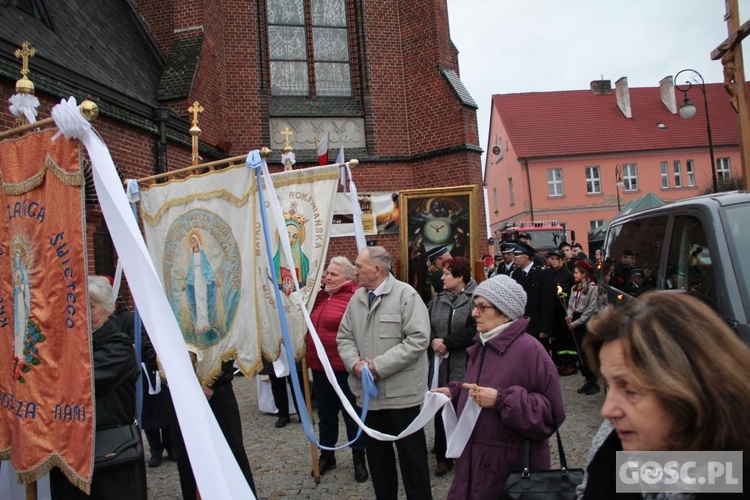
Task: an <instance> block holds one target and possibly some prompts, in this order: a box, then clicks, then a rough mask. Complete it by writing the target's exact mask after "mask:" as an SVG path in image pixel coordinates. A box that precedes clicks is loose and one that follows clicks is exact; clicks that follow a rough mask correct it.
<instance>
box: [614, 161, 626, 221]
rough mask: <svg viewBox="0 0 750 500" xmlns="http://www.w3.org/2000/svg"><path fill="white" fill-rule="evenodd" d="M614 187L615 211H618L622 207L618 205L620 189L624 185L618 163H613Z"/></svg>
mask: <svg viewBox="0 0 750 500" xmlns="http://www.w3.org/2000/svg"><path fill="white" fill-rule="evenodd" d="M615 180H616V182H615V189H616V190H617V213H618V214H619V213H620V210H622V208H621V207H620V189H622V188H624V187H625V182H623V180H622V170H621V169H620V164H619V163H618V164H617V165H615Z"/></svg>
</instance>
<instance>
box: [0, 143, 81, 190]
mask: <svg viewBox="0 0 750 500" xmlns="http://www.w3.org/2000/svg"><path fill="white" fill-rule="evenodd" d="M47 172H50V173H51V174H52V175H54V176H55V177H57V179H58V180H59V181H60V182H62V183H63V184H65V185H66V186H81V185H83V174H82V173H81V172H67V171H66V170H64V169H63V168H61V167H60V166H59V165H58V164H57V162H56V161H55V159H54V158H52V155H51V154H49V153H47V156H46V157H45V158H44V165H43V166H42V169H41V170H40V171H39V172H38V173H37V174H35V175H33V176H32V177H30V178H28V179H26V180H25V181H23V182H19V183H15V184H11V183H6V182H5V181H4V180H3V174H2V171H0V186H2V190H3V193H5V194H6V195H9V196H19V195H22V194H24V193H28V192H29V191H33V190H34V189H36V188H38V187H39V186H41V185H42V183H43V182H44V177H45V176H46V175H47Z"/></svg>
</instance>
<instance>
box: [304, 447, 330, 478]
mask: <svg viewBox="0 0 750 500" xmlns="http://www.w3.org/2000/svg"><path fill="white" fill-rule="evenodd" d="M335 468H336V455H334V454H333V453H332V452H329V453H321V454H320V460H318V472H319V473H320V475H321V476H322V475H323V474H325V473H326V472H328V471H329V470H333V469H335ZM310 475H311V476H313V477H315V471H312V472H311V473H310Z"/></svg>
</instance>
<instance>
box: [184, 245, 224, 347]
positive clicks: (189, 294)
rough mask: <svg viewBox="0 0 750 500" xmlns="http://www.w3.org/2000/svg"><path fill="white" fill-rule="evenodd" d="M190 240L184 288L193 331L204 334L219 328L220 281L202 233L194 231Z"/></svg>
mask: <svg viewBox="0 0 750 500" xmlns="http://www.w3.org/2000/svg"><path fill="white" fill-rule="evenodd" d="M188 241H189V243H188V244H189V246H190V252H189V257H190V262H189V263H188V267H187V277H186V278H185V284H184V285H182V290H183V291H184V292H185V297H186V298H187V302H188V309H189V313H190V321H191V322H192V326H193V331H194V332H195V333H196V335H202V334H205V333H206V332H207V331H209V330H210V329H211V328H212V327H213V328H215V329H218V325H219V322H218V320H217V318H216V317H217V308H216V294H217V293H219V290H218V289H219V283H218V281H217V279H216V273H214V268H213V267H212V266H211V263H210V262H209V261H208V257H206V252H204V251H203V249H202V248H201V236H200V234H199V233H198V232H197V231H192V232H191V233H190V238H189V240H188Z"/></svg>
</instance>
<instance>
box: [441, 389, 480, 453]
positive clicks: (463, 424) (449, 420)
mask: <svg viewBox="0 0 750 500" xmlns="http://www.w3.org/2000/svg"><path fill="white" fill-rule="evenodd" d="M481 412H482V408H481V407H480V406H479V405H478V404H476V402H474V400H473V399H472V398H469V399H468V400H467V401H466V405H465V406H464V411H463V412H462V413H461V418H460V419H458V423H456V412H455V411H454V410H453V405H452V404H448V405H445V406H444V407H443V426H444V427H445V435H446V437H447V441H448V449H447V451H446V452H445V457H446V458H458V457H460V456H461V453H463V451H464V447H466V443H468V442H469V438H470V437H471V433H472V432H474V426H475V425H476V423H477V419H478V418H479V414H480V413H481Z"/></svg>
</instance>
